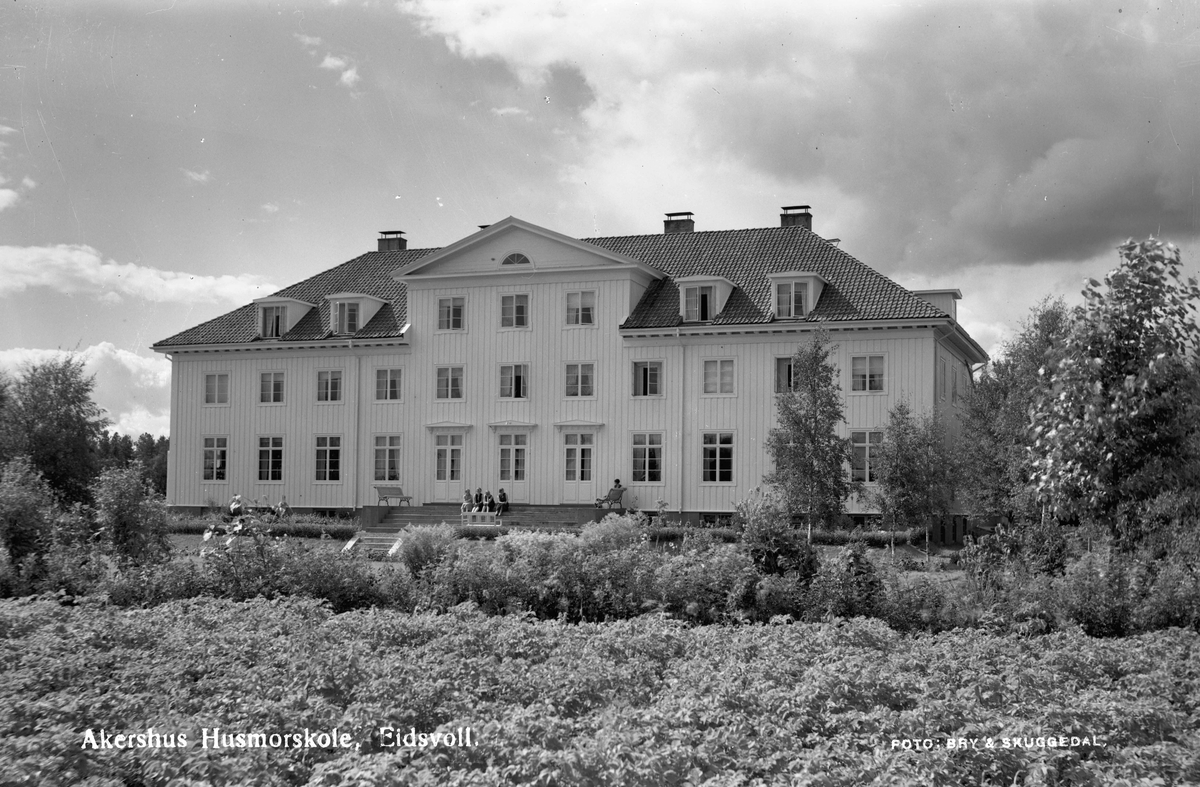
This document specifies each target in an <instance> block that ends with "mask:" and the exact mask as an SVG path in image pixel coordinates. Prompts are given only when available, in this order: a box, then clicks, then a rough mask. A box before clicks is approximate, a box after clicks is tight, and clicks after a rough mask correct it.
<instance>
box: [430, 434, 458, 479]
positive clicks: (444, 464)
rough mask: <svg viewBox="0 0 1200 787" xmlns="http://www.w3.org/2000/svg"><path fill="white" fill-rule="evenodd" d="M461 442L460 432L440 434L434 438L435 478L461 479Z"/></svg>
mask: <svg viewBox="0 0 1200 787" xmlns="http://www.w3.org/2000/svg"><path fill="white" fill-rule="evenodd" d="M462 444H463V438H462V435H460V434H440V435H437V436H436V437H435V438H434V445H435V448H436V457H435V463H436V466H437V480H439V481H461V480H462Z"/></svg>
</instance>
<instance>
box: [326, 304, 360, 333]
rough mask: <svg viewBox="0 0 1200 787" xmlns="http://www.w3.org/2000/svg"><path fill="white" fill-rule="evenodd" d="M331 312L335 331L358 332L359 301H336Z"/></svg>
mask: <svg viewBox="0 0 1200 787" xmlns="http://www.w3.org/2000/svg"><path fill="white" fill-rule="evenodd" d="M331 312H332V315H331V316H332V317H333V332H334V333H339V334H342V333H358V304H357V303H335V304H333V308H332V309H331Z"/></svg>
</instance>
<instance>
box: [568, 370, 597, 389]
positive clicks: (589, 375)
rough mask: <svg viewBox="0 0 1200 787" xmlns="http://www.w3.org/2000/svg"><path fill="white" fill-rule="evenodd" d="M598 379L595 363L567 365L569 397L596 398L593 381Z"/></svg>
mask: <svg viewBox="0 0 1200 787" xmlns="http://www.w3.org/2000/svg"><path fill="white" fill-rule="evenodd" d="M595 377H596V365H595V364H594V363H569V364H567V396H595V389H594V388H593V387H592V381H593V380H594V379H595Z"/></svg>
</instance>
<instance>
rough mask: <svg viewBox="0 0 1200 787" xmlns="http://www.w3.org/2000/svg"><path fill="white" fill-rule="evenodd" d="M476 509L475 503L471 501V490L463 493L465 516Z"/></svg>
mask: <svg viewBox="0 0 1200 787" xmlns="http://www.w3.org/2000/svg"><path fill="white" fill-rule="evenodd" d="M474 507H475V501H474V500H472V499H471V490H470V489H467V490H465V491H464V492H463V502H462V512H463V513H464V514H465V513H467V512H468V511H470V510H471V509H473V508H474Z"/></svg>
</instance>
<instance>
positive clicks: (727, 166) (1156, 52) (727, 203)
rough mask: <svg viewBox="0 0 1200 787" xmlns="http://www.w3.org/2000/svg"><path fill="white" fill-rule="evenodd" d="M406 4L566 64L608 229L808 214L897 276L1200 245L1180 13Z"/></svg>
mask: <svg viewBox="0 0 1200 787" xmlns="http://www.w3.org/2000/svg"><path fill="white" fill-rule="evenodd" d="M829 5H830V6H832V5H833V4H829ZM400 8H401V9H402V10H403V11H404V12H406V13H408V14H410V15H412V16H414V17H416V18H417V19H418V20H419V23H420V24H421V25H422V26H423V29H424V31H425V32H426V33H427V34H429V35H434V36H439V37H442V38H444V39H445V40H446V42H447V44H448V46H449V47H450V48H451V49H452V50H453V51H455V52H457V53H458V54H460V55H461V56H463V57H469V58H479V59H485V58H486V59H499V60H500V61H502V62H504V63H505V64H507V66H508V67H509V68H510V70H511V71H512V72H513V73H514V74H515V75H517V76H518V77H519V78H520V79H522V80H523V81H524V82H525V83H526V84H529V85H537V86H541V85H544V84H546V81H547V79H548V78H549V75H550V74H551V73H552V71H553V69H555V68H568V69H573V70H575V71H577V72H578V73H579V74H580V75H581V76H582V77H583V79H584V80H586V83H587V86H588V87H589V88H590V89H591V91H592V95H593V101H592V103H591V104H590V105H589V106H587V107H586V108H585V109H584V110H583V111H582V112H581V113H580V119H581V121H582V123H583V125H584V132H583V134H582V136H581V137H580V138H579V139H578V140H572V142H573V144H578V149H577V155H574V156H573V157H572V158H573V161H574V163H573V164H572V165H571V166H570V167H569V168H567V169H565V170H564V172H563V174H564V177H565V178H566V179H567V180H570V181H574V182H575V183H576V184H578V186H579V190H580V193H581V194H585V195H586V198H587V199H588V200H589V201H590V202H591V203H592V204H605V205H614V206H620V207H617V208H612V209H610V210H612V211H613V212H614V213H613V215H612V216H611V217H610V218H611V219H613V223H614V224H620V225H625V226H628V225H629V223H630V222H632V221H639V220H641V217H643V216H645V215H646V214H648V213H651V212H656V211H657V212H660V211H662V210H679V209H684V208H687V209H690V210H695V211H696V212H697V220H698V223H702V222H703V220H704V219H705V218H707V217H709V216H712V217H713V220H714V224H715V227H729V226H747V225H755V224H757V225H758V226H762V225H763V224H765V223H766V222H763V221H762V220H761V217H760V218H759V219H757V220H756V219H755V218H754V216H752V215H749V210H750V207H749V206H753V207H754V208H755V210H756V211H757V210H758V208H757V205H759V204H762V203H764V202H768V201H770V202H773V203H774V204H775V205H781V204H789V203H790V202H792V201H802V202H807V203H810V204H813V205H814V207H815V213H816V215H817V219H816V225H815V226H814V229H816V230H817V231H818V232H820V231H822V229H823V228H836V233H837V234H840V235H841V236H842V237H844V238H846V239H847V242H846V243H845V244H843V245H844V247H847V248H848V250H851V251H852V252H853V253H856V254H857V255H858V256H860V257H862V258H863V259H864V260H866V261H868V262H870V263H872V264H874V265H876V266H878V267H881V268H882V269H885V270H896V269H901V268H908V269H913V268H915V269H922V270H943V269H948V268H952V267H961V266H963V265H971V264H976V265H977V264H983V263H988V264H991V263H1012V264H1016V265H1029V264H1032V263H1034V262H1037V261H1042V260H1057V261H1082V260H1087V259H1089V258H1093V257H1094V256H1095V255H1096V254H1098V253H1101V252H1102V251H1103V250H1105V249H1107V248H1109V247H1110V246H1111V245H1113V244H1114V243H1115V242H1118V241H1119V240H1121V239H1123V238H1124V237H1127V236H1130V235H1142V236H1144V235H1147V234H1150V233H1151V232H1155V233H1157V234H1161V235H1163V236H1166V237H1170V238H1173V239H1176V240H1177V241H1180V240H1187V239H1190V238H1195V237H1197V236H1198V235H1200V195H1197V193H1196V189H1195V180H1196V176H1197V174H1200V173H1198V172H1197V169H1200V167H1197V165H1196V161H1197V160H1200V156H1198V148H1200V123H1197V122H1195V119H1196V117H1197V116H1198V115H1200V84H1198V82H1200V69H1198V68H1196V67H1195V64H1196V62H1198V61H1200V39H1197V38H1196V36H1195V29H1196V25H1195V21H1194V19H1189V18H1187V17H1188V13H1187V10H1186V6H1185V5H1181V4H1177V5H1169V4H1151V3H1149V2H1148V0H1138V1H1137V2H1125V1H1124V0H1122V2H1120V3H1102V4H1100V5H1097V4H1090V3H1089V4H1078V3H1072V2H1069V0H1048V1H1047V2H1040V3H1028V2H1019V1H1015V0H1014V1H1012V2H995V1H994V0H937V1H935V2H932V3H925V4H920V5H905V4H897V5H896V6H894V7H887V8H881V7H879V5H878V4H869V3H865V2H855V3H852V4H851V6H850V7H848V8H847V7H846V6H845V5H844V4H841V5H840V7H839V8H837V9H832V8H813V7H810V5H803V6H802V5H800V4H796V3H794V2H791V0H786V1H785V0H762V2H760V3H756V4H755V5H754V8H753V12H752V13H750V12H748V13H730V12H729V10H728V7H727V6H724V5H722V4H693V5H691V6H688V7H687V8H686V10H684V9H681V7H679V6H675V5H671V6H667V5H665V4H644V3H643V4H634V3H627V4H622V3H610V4H606V5H605V6H603V7H601V6H596V5H593V4H582V3H581V4H562V3H560V2H557V0H530V2H527V3H522V4H506V3H497V2H495V0H465V1H464V2H461V3H437V2H433V1H432V0H409V1H408V2H402V3H401V5H400ZM656 173H657V174H656ZM635 182H636V183H639V189H638V194H637V195H631V194H630V192H629V184H630V183H635ZM584 184H586V188H584ZM685 201H686V202H685ZM770 202H768V204H770ZM618 211H622V212H618ZM754 215H759V214H758V213H755V214H754ZM716 222H719V223H716ZM704 226H705V227H706V228H714V225H713V224H708V225H704Z"/></svg>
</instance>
